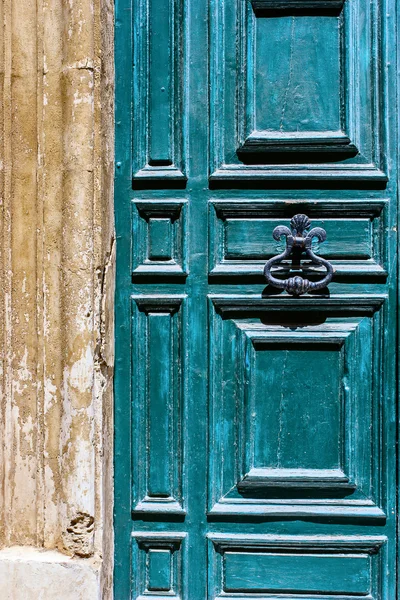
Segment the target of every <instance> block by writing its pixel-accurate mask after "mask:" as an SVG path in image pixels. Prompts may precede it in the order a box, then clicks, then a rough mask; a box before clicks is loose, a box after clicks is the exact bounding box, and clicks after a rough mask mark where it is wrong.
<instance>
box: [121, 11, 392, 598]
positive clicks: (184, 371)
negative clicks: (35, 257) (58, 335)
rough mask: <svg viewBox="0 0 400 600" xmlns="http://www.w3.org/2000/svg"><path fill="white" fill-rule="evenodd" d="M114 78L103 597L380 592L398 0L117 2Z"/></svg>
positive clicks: (386, 533) (387, 541)
mask: <svg viewBox="0 0 400 600" xmlns="http://www.w3.org/2000/svg"><path fill="white" fill-rule="evenodd" d="M116 78H117V84H116V102H117V109H116V195H115V205H116V211H115V214H116V238H117V289H116V379H115V392H116V394H115V548H116V554H115V598H116V599H117V600H128V599H130V598H132V599H137V598H141V599H142V600H143V599H144V598H148V599H149V600H151V599H152V598H154V599H157V600H160V599H161V598H182V599H187V600H205V599H208V600H213V599H215V598H225V599H227V600H234V599H236V600H244V599H247V600H249V599H254V600H266V599H268V600H280V599H288V598H297V599H302V600H312V599H318V600H322V599H323V600H339V599H340V600H358V599H359V598H366V599H368V600H394V599H395V598H396V597H397V590H396V544H397V541H396V480H397V474H396V473H397V464H396V429H397V427H396V415H397V410H396V393H397V384H396V381H397V371H396V352H397V347H396V335H397V334H396V330H397V324H396V321H397V308H396V306H397V305H396V302H397V258H396V238H397V233H396V231H397V206H396V202H397V200H396V198H397V155H396V149H397V144H398V140H397V138H396V131H397V91H396V40H395V2H394V0H371V1H368V2H365V1H364V0H344V1H343V0H229V1H228V0H117V2H116ZM298 213H304V214H306V215H308V217H309V218H310V220H311V226H312V227H314V226H315V227H323V228H324V229H325V230H326V233H327V239H326V241H325V242H321V241H318V239H317V238H314V239H313V251H314V252H315V253H316V254H317V256H318V255H319V256H322V257H324V258H325V259H327V260H328V261H330V262H331V264H332V265H333V266H334V268H335V276H334V280H333V281H332V283H331V284H330V285H329V287H328V289H326V288H325V289H322V290H319V291H317V292H315V293H313V292H312V290H311V291H309V292H308V293H305V294H304V295H301V296H299V297H296V296H293V295H291V294H289V293H287V292H286V291H282V290H277V289H275V288H273V287H271V286H268V285H266V281H265V279H264V276H263V268H264V265H265V263H266V261H267V260H268V259H269V258H271V257H272V256H274V255H277V254H280V253H282V252H283V250H284V248H285V238H284V237H279V236H278V239H274V237H273V235H272V233H273V230H274V228H275V227H276V226H278V225H285V226H289V224H290V219H291V217H293V216H294V215H295V214H298ZM302 265H303V263H301V265H300V267H299V266H298V265H297V266H296V264H294V265H293V269H294V270H295V271H297V272H298V273H299V272H300V273H301V272H302V271H301V269H302V270H303V274H304V273H306V274H307V277H309V278H310V280H312V281H316V280H318V279H319V278H320V277H321V276H322V275H321V274H323V273H324V272H325V270H324V268H323V267H318V266H317V267H315V268H314V270H313V268H312V267H310V266H309V265H307V264H306V265H303V266H302ZM289 268H292V267H291V265H290V263H286V266H285V265H283V266H282V265H281V266H280V267H276V268H275V270H274V273H275V274H276V277H278V278H279V277H282V273H287V272H288V269H289ZM299 269H300V270H299ZM279 273H281V274H279Z"/></svg>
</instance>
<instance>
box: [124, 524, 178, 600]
mask: <svg viewBox="0 0 400 600" xmlns="http://www.w3.org/2000/svg"><path fill="white" fill-rule="evenodd" d="M185 545H186V534H184V533H181V532H173V531H172V532H169V533H168V534H165V533H158V534H157V533H150V532H149V533H135V534H134V535H133V537H132V559H133V568H134V570H135V575H136V576H135V586H134V590H133V594H134V596H133V597H134V598H149V600H151V598H153V599H154V600H160V598H163V597H165V596H166V597H168V598H171V600H179V599H181V598H184V597H185V596H184V595H185V594H186V590H185V589H184V582H183V568H184V553H185Z"/></svg>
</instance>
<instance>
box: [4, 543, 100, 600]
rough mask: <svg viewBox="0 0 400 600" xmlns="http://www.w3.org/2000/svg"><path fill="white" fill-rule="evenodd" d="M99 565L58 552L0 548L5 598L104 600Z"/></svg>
mask: <svg viewBox="0 0 400 600" xmlns="http://www.w3.org/2000/svg"><path fill="white" fill-rule="evenodd" d="M99 590H100V586H99V565H98V564H96V563H95V561H93V560H91V561H88V560H82V559H71V558H68V557H67V556H64V555H63V554H60V553H59V552H55V551H51V550H47V551H42V552H40V551H38V550H37V549H34V548H29V547H22V548H21V547H13V548H10V549H7V550H2V551H0V598H1V599H2V600H61V599H62V600H87V599H88V598H90V599H93V600H95V599H96V600H101V596H100V592H99Z"/></svg>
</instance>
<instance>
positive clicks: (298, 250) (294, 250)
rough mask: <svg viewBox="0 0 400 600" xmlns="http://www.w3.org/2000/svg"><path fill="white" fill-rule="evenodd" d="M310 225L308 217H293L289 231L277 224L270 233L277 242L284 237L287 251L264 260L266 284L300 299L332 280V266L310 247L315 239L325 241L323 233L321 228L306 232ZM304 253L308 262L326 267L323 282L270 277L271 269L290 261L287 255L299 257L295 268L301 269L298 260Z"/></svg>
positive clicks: (297, 277)
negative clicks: (284, 261) (265, 261)
mask: <svg viewBox="0 0 400 600" xmlns="http://www.w3.org/2000/svg"><path fill="white" fill-rule="evenodd" d="M310 224H311V223H310V219H309V218H308V217H307V215H295V216H294V217H293V218H292V220H291V221H290V227H291V230H290V229H289V227H286V226H285V225H278V227H275V229H274V231H273V232H272V235H273V237H274V239H275V240H276V241H279V240H280V239H281V237H285V238H286V249H285V251H284V252H282V254H278V255H277V256H274V257H273V258H270V259H269V260H268V261H267V263H266V265H265V267H264V275H265V278H266V280H267V281H268V283H269V284H271V285H273V286H274V287H275V288H279V289H281V290H286V291H287V292H288V293H289V294H291V295H292V296H301V295H302V294H306V293H307V292H309V291H313V290H321V289H322V288H324V287H326V286H327V285H328V284H329V283H330V282H331V281H332V277H333V273H334V268H333V266H332V265H331V263H330V262H328V261H327V260H325V259H323V258H321V257H320V256H316V255H315V254H314V252H313V251H312V248H311V244H312V241H313V239H314V238H317V239H318V240H319V241H320V242H324V241H325V240H326V231H325V229H322V227H314V228H313V229H311V230H310V231H308V232H307V230H308V228H309V227H310ZM303 252H305V254H306V256H307V257H308V258H309V259H311V262H312V263H313V264H315V265H323V266H324V267H325V268H326V275H325V277H324V278H323V279H321V280H320V281H315V282H314V281H309V280H308V279H304V278H303V277H301V276H300V275H296V276H294V277H289V278H288V279H277V278H276V277H274V276H273V275H272V274H271V267H273V266H274V265H277V264H279V263H280V262H282V261H283V260H285V259H287V258H289V256H290V255H292V256H293V258H296V257H297V258H298V263H299V264H298V266H300V258H301V255H302V254H303Z"/></svg>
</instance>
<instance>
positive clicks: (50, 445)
mask: <svg viewBox="0 0 400 600" xmlns="http://www.w3.org/2000/svg"><path fill="white" fill-rule="evenodd" d="M62 23H63V8H62V0H46V2H45V3H44V5H43V55H42V57H41V69H42V80H43V93H42V98H41V101H42V191H41V194H42V198H43V271H42V281H41V282H39V287H40V289H41V290H42V294H43V342H44V347H43V391H44V397H43V403H44V406H43V500H42V502H43V512H44V531H43V543H44V545H45V547H47V548H52V547H57V546H59V547H60V546H61V525H60V522H59V502H60V483H61V476H62V475H61V455H60V453H61V450H62V449H61V444H60V432H61V423H62V371H63V369H62V360H61V348H62V347H63V339H62V314H61V293H62V290H61V251H62V242H61V240H62V199H63V136H62V131H63V105H62V86H61V77H62V75H61V72H62V52H63V50H62V34H63V29H62Z"/></svg>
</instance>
